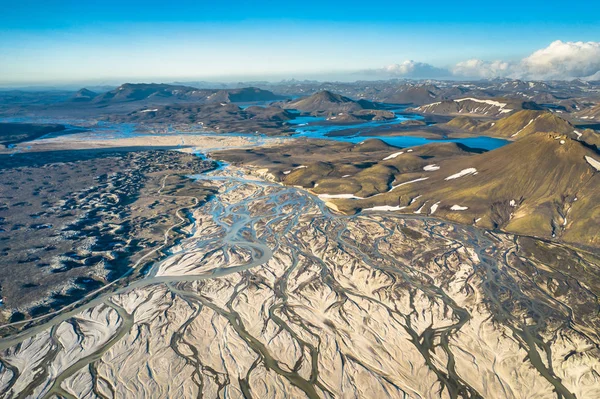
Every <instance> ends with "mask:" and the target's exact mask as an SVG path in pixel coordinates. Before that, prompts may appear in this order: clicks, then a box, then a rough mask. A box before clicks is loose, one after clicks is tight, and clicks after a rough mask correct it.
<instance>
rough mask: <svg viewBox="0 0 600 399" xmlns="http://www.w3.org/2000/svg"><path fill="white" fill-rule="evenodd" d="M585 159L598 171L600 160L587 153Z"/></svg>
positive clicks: (599, 169)
mask: <svg viewBox="0 0 600 399" xmlns="http://www.w3.org/2000/svg"><path fill="white" fill-rule="evenodd" d="M585 160H586V161H587V163H589V164H590V165H592V167H593V168H594V169H596V170H597V171H600V161H598V160H596V159H594V158H592V157H588V156H587V155H586V156H585Z"/></svg>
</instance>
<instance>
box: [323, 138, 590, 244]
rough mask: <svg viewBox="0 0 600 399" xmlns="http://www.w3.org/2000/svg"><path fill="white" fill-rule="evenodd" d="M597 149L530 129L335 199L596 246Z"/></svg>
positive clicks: (349, 206)
mask: <svg viewBox="0 0 600 399" xmlns="http://www.w3.org/2000/svg"><path fill="white" fill-rule="evenodd" d="M598 160H600V155H598V154H597V153H596V152H594V151H592V150H590V149H588V148H586V147H585V146H584V145H583V144H582V143H581V142H578V141H576V140H573V139H570V138H568V137H567V136H566V135H558V134H549V133H535V134H531V135H529V136H527V137H524V138H522V139H520V140H518V141H516V142H514V143H512V144H510V145H507V146H505V147H502V148H500V149H498V150H495V151H491V152H487V153H483V154H479V155H474V156H472V157H468V158H462V159H452V160H447V161H440V162H439V163H436V169H435V170H433V169H434V168H433V167H431V168H430V169H431V170H430V171H426V170H423V171H422V172H420V173H412V174H409V175H406V176H402V179H401V180H400V179H398V180H397V181H396V182H395V183H394V184H397V182H401V181H413V180H415V179H419V178H420V179H423V178H426V179H427V180H426V181H419V182H415V183H413V184H406V185H403V186H401V187H398V188H397V189H394V190H393V191H390V192H388V193H386V194H385V195H381V196H377V197H371V198H366V199H363V200H354V201H350V200H343V199H342V200H335V202H334V204H335V207H337V208H338V209H339V210H340V211H343V212H348V213H352V212H355V211H357V210H360V209H365V208H372V207H376V206H381V205H389V206H396V207H398V209H399V210H401V211H402V212H404V213H417V212H418V213H421V214H434V213H435V215H436V216H439V217H443V218H446V219H449V220H452V221H456V222H460V223H467V224H471V223H475V224H477V225H478V226H481V227H485V228H490V229H495V228H498V229H502V230H505V231H509V232H513V233H517V234H524V235H533V236H541V237H546V238H560V239H563V240H565V241H567V242H572V243H579V244H584V245H589V246H595V247H598V246H600V230H598V229H597V226H598V224H599V223H600V173H599V169H600V163H599V164H596V163H594V162H600V161H598Z"/></svg>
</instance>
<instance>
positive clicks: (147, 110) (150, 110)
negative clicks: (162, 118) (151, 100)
mask: <svg viewBox="0 0 600 399" xmlns="http://www.w3.org/2000/svg"><path fill="white" fill-rule="evenodd" d="M156 111H158V108H155V109H145V110H143V111H140V112H156Z"/></svg>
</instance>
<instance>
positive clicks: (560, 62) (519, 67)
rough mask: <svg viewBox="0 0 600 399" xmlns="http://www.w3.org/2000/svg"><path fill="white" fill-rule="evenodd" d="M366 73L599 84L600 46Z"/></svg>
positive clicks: (572, 45) (563, 45)
mask: <svg viewBox="0 0 600 399" xmlns="http://www.w3.org/2000/svg"><path fill="white" fill-rule="evenodd" d="M367 72H368V73H370V74H373V75H380V76H389V77H402V78H461V79H493V78H513V79H533V80H553V79H555V80H571V79H584V80H596V79H600V42H563V41H561V40H556V41H554V42H552V43H550V45H549V46H548V47H546V48H542V49H539V50H537V51H534V52H533V53H532V54H530V55H529V56H527V57H525V58H523V59H522V60H520V61H518V62H509V61H502V60H495V61H484V60H480V59H469V60H466V61H461V62H458V63H457V64H455V65H453V66H450V67H446V68H440V67H436V66H433V65H431V64H427V63H423V62H417V61H413V60H409V61H404V62H402V63H400V64H392V65H388V66H386V67H384V68H381V69H374V70H370V71H367Z"/></svg>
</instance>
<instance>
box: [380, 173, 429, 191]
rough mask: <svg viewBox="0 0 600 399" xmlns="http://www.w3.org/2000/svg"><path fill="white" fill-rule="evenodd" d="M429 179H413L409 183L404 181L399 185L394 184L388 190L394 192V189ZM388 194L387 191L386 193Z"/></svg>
mask: <svg viewBox="0 0 600 399" xmlns="http://www.w3.org/2000/svg"><path fill="white" fill-rule="evenodd" d="M427 179H429V177H419V178H418V179H414V180H410V181H405V182H404V183H400V184H396V185H395V186H392V188H391V189H390V191H392V190H395V189H396V188H398V187H400V186H404V185H405V184H410V183H416V182H418V181H423V180H427ZM388 193H389V191H388Z"/></svg>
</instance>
